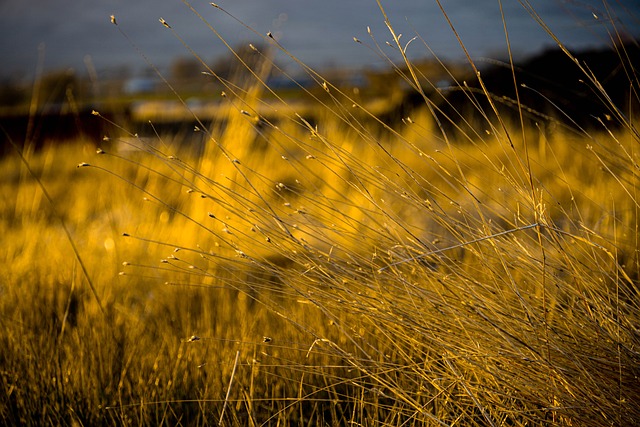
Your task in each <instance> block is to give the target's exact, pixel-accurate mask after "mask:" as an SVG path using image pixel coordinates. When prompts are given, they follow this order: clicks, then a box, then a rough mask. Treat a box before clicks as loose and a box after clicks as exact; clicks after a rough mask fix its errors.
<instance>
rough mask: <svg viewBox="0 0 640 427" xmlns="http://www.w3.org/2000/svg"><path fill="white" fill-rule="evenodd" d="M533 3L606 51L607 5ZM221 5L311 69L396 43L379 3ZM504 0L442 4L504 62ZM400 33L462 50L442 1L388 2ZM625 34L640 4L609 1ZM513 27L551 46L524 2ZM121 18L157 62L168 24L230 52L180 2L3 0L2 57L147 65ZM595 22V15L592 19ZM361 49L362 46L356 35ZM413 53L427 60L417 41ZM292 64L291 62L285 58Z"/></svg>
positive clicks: (245, 38)
mask: <svg viewBox="0 0 640 427" xmlns="http://www.w3.org/2000/svg"><path fill="white" fill-rule="evenodd" d="M530 2H531V4H532V5H533V6H534V7H535V8H536V10H537V12H538V13H539V14H540V15H541V16H542V17H543V19H544V20H545V21H546V23H547V24H548V25H549V26H550V27H551V28H552V29H553V30H554V31H555V32H557V34H558V35H559V37H560V38H561V39H562V40H563V41H564V42H565V43H567V44H568V45H569V46H570V47H573V48H582V47H591V46H598V45H603V44H605V43H607V42H608V36H607V30H611V25H610V21H609V20H608V14H607V11H606V9H605V7H604V6H603V3H602V2H601V1H597V0H581V1H562V0H531V1H530ZM217 3H218V4H219V5H220V6H222V7H223V8H224V9H225V10H227V11H228V12H230V13H231V14H233V15H234V16H235V17H236V18H238V19H240V20H242V21H244V22H245V23H246V24H248V25H249V26H251V27H253V28H254V29H255V30H256V31H257V32H258V33H260V34H265V33H267V32H268V31H271V32H272V33H273V34H275V35H276V36H277V37H278V38H279V40H280V41H281V43H282V44H283V45H284V46H285V47H286V48H287V49H288V50H289V51H290V52H291V53H293V54H294V55H296V56H298V57H299V58H300V59H302V60H303V61H304V62H306V63H307V64H309V65H311V66H314V67H321V66H326V65H331V64H333V65H341V66H349V67H363V66H367V67H371V66H379V65H381V64H382V63H383V60H381V59H380V58H379V56H378V55H377V54H376V53H375V52H372V51H371V50H370V49H369V48H368V47H367V45H369V46H372V45H373V42H372V40H371V38H370V36H369V35H368V34H367V26H369V27H370V28H371V30H372V34H373V36H374V37H375V38H376V40H377V41H378V42H379V43H380V44H382V45H383V46H384V51H385V52H386V53H388V54H390V55H393V51H392V50H391V49H390V48H388V47H386V46H385V45H384V43H385V41H387V40H390V36H389V33H388V31H387V30H386V28H385V26H384V23H383V18H382V14H381V12H380V10H379V8H378V6H377V4H376V2H375V0H323V1H318V0H289V1H286V0H218V1H217ZM498 4H499V3H498V1H497V0H442V5H443V7H444V8H445V10H446V12H447V13H448V14H449V17H450V18H451V20H452V21H453V24H454V25H455V27H456V29H457V30H458V31H459V33H460V35H461V37H462V39H463V42H464V43H465V44H466V46H467V47H468V49H469V50H470V52H471V54H472V55H473V56H474V57H475V58H479V57H504V52H505V37H504V31H503V25H502V22H501V20H500V12H499V6H498ZM191 5H192V6H193V7H194V8H195V9H196V10H197V11H198V12H200V13H201V14H202V15H203V17H204V18H205V19H206V20H207V22H208V23H209V24H211V25H212V26H213V27H214V28H215V29H216V30H217V31H219V32H220V33H221V34H222V36H223V37H224V38H225V39H226V40H227V41H228V42H229V43H230V44H232V45H234V46H236V45H238V43H243V42H255V41H256V40H257V38H258V36H256V35H253V34H251V33H250V32H249V31H248V30H246V29H245V28H244V27H243V26H242V25H240V24H238V23H237V22H236V21H234V20H233V19H232V18H231V17H229V16H228V15H226V14H225V13H223V12H222V11H221V10H218V9H216V8H214V7H212V6H211V5H210V2H209V1H196V0H191ZM383 5H384V6H385V7H386V9H387V12H388V14H389V17H390V19H391V21H392V23H393V25H394V27H395V28H396V31H397V32H399V33H403V40H405V41H408V40H409V39H411V38H412V37H413V36H414V35H416V34H419V35H420V36H421V37H422V38H423V39H424V41H425V42H426V43H427V44H428V45H429V47H430V48H431V49H433V51H435V53H436V54H438V55H439V56H442V57H444V58H449V59H450V58H460V57H461V56H462V52H461V49H460V47H459V46H458V45H457V42H456V41H455V39H454V37H453V34H452V31H451V30H450V29H449V27H448V25H447V24H446V22H445V20H444V18H443V16H442V13H441V11H440V9H439V8H438V6H437V3H436V2H435V0H386V1H383ZM609 6H610V7H612V10H613V11H614V12H615V15H616V16H614V19H615V20H616V22H617V26H618V28H620V29H622V30H624V31H628V32H630V33H634V32H635V34H633V35H634V36H636V37H638V36H639V35H640V30H639V29H640V21H639V19H640V2H639V1H637V0H620V1H612V2H611V4H610V5H609ZM503 7H504V11H505V14H506V18H507V26H508V30H509V31H510V36H511V38H512V43H513V48H514V50H515V52H516V53H517V54H521V55H524V54H529V53H533V52H535V51H538V50H540V49H542V48H543V47H545V46H549V45H551V44H552V40H551V39H550V37H549V36H548V35H546V34H545V33H544V32H543V31H542V30H541V29H540V28H539V26H538V24H536V23H535V22H534V21H533V19H532V18H531V16H529V14H528V13H527V12H526V11H525V10H524V8H523V7H522V5H521V3H520V2H519V1H518V0H503ZM111 14H114V15H115V16H116V18H117V20H118V23H119V28H120V29H121V30H122V31H123V32H124V33H126V35H127V36H128V37H129V38H130V39H131V40H132V41H133V42H134V43H135V44H136V45H137V46H138V47H139V49H140V51H141V52H143V53H144V55H146V56H148V58H149V59H150V60H151V61H152V62H153V63H155V64H157V65H159V66H161V67H163V66H166V65H167V64H169V63H170V62H171V61H172V60H174V59H175V57H176V56H179V55H183V56H186V55H188V51H187V49H186V48H185V47H184V46H183V45H182V44H181V43H180V42H179V41H178V40H177V39H176V37H175V36H174V35H173V34H172V33H171V31H169V30H167V29H166V28H164V27H163V26H162V25H161V24H160V23H159V22H158V19H159V18H161V17H162V18H164V19H165V20H166V21H167V22H168V23H169V24H171V26H172V27H173V29H174V30H175V31H176V33H177V34H178V35H179V36H180V37H182V38H184V40H185V41H186V42H187V43H188V44H189V46H190V47H191V48H192V49H194V50H195V51H196V52H198V54H200V55H202V56H203V57H204V58H205V59H206V60H211V59H213V58H216V57H219V56H220V55H223V54H224V53H225V47H224V45H223V43H222V42H221V41H220V40H218V39H217V38H216V36H215V35H214V34H213V33H212V32H211V30H210V29H208V28H207V25H206V24H205V23H203V22H202V21H201V20H200V19H199V18H198V17H197V16H196V15H195V14H194V13H193V12H191V11H190V10H189V8H188V7H187V6H186V5H185V3H184V2H183V1H181V0H163V1H158V0H28V1H25V0H0V31H1V34H0V36H1V37H0V53H1V54H2V58H3V64H2V67H0V70H1V71H0V73H1V74H2V75H8V74H13V75H28V74H29V73H33V70H34V69H35V67H36V63H37V58H38V46H41V45H42V46H44V65H45V67H46V68H47V69H59V68H67V67H73V68H76V69H77V70H78V71H81V72H82V71H84V68H85V61H86V59H90V60H91V62H92V63H93V64H94V66H95V67H96V68H97V69H98V70H104V69H107V68H109V67H118V66H121V65H126V66H128V67H130V68H131V69H132V70H137V69H141V68H143V67H144V60H143V59H142V57H141V56H140V53H138V52H136V50H135V48H133V47H132V46H131V45H130V43H129V42H128V41H127V40H126V38H125V37H124V36H123V34H121V33H120V32H119V31H118V28H116V27H115V26H113V25H112V24H111V23H110V20H109V16H110V15H111ZM594 15H595V16H597V17H598V19H596V18H595V16H594ZM354 36H355V37H357V38H359V39H361V40H362V41H363V42H364V44H357V43H355V42H354V41H353V37H354ZM408 53H409V54H410V56H412V57H414V58H418V57H424V56H428V55H429V53H428V49H427V48H426V47H425V46H424V44H423V43H422V42H421V41H419V40H417V41H415V42H413V43H412V44H411V45H410V47H409V49H408ZM283 61H284V62H285V63H286V58H283Z"/></svg>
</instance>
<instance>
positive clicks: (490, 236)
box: [0, 27, 640, 426]
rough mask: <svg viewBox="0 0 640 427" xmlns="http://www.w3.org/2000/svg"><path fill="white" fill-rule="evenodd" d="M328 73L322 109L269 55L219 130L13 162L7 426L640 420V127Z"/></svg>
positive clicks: (5, 208) (90, 144)
mask: <svg viewBox="0 0 640 427" xmlns="http://www.w3.org/2000/svg"><path fill="white" fill-rule="evenodd" d="M391 29H392V27H391ZM266 58H267V59H266V60H267V61H268V60H269V59H268V58H269V57H268V56H266ZM267 64H268V62H267ZM265 67H266V66H265ZM406 67H407V68H406V69H407V70H410V69H411V64H410V63H407V64H406ZM256 71H259V70H256ZM308 71H309V73H311V76H313V77H314V78H316V79H317V81H318V89H320V90H319V91H318V92H309V93H307V94H306V95H305V96H306V97H307V98H309V101H308V106H307V108H309V109H310V111H313V112H314V119H313V121H312V120H311V119H309V118H303V117H302V116H301V115H297V114H295V113H292V112H290V110H286V109H284V111H286V113H283V114H281V115H280V116H278V115H275V114H274V115H273V117H278V119H277V120H275V119H274V120H271V119H268V118H267V117H266V115H263V116H261V113H260V111H264V110H260V109H259V108H258V105H260V104H261V100H262V99H263V98H262V94H263V93H264V91H268V90H269V89H268V88H265V87H264V86H262V76H263V74H262V73H260V72H256V74H254V75H253V77H251V78H248V79H247V81H244V82H243V86H241V87H239V86H234V85H232V84H231V83H229V82H224V81H222V82H220V83H221V84H227V85H228V86H227V88H226V90H225V95H224V97H222V102H223V103H225V104H224V105H227V106H228V113H227V114H228V115H227V116H225V117H222V118H220V121H219V123H217V124H216V125H214V126H213V127H212V128H211V129H206V128H201V129H198V130H196V131H194V133H193V135H181V136H179V137H175V136H174V137H169V136H164V135H159V136H158V137H157V138H150V139H143V138H138V137H136V136H135V135H126V134H125V133H123V131H122V130H119V129H117V128H116V127H115V126H114V129H113V132H112V135H110V138H108V139H105V140H104V141H101V142H100V144H98V145H96V143H95V141H77V142H75V143H69V144H68V145H64V146H60V147H45V148H44V149H43V150H41V151H39V152H37V153H25V154H24V156H25V159H26V161H27V163H28V165H29V168H30V169H31V170H32V171H33V175H32V174H30V173H29V172H28V170H27V169H26V166H25V165H24V163H21V161H20V159H19V157H18V156H16V155H10V156H8V157H7V158H5V159H3V160H2V164H1V165H0V167H1V168H2V170H3V181H2V187H1V188H0V197H1V200H2V204H0V206H1V208H0V209H2V211H1V212H2V216H1V218H2V221H1V223H0V227H1V229H0V232H1V233H2V235H3V236H4V239H3V240H4V243H3V245H2V249H1V250H0V256H2V261H3V263H4V265H6V266H7V267H8V268H6V269H3V270H2V273H1V274H0V280H1V283H0V293H1V294H2V298H0V313H1V314H0V319H1V321H2V330H3V332H2V333H1V334H0V347H1V348H3V349H4V350H3V351H2V352H0V360H1V361H2V364H1V366H2V368H1V369H2V371H1V378H2V386H3V387H2V390H3V398H2V406H0V417H2V418H1V419H2V421H3V423H5V424H21V423H25V424H61V425H67V424H82V425H95V424H116V425H140V424H145V425H159V424H163V425H184V424H190V425H191V424H194V425H198V424H202V425H205V424H218V423H222V424H224V425H321V424H323V423H327V424H330V425H349V424H350V423H353V424H355V425H398V426H399V425H455V424H461V425H543V424H551V425H554V424H558V425H608V424H613V425H615V424H617V425H625V424H633V423H635V422H637V420H638V417H640V413H638V409H637V408H636V405H635V400H636V395H637V393H638V390H639V389H640V387H639V386H638V379H637V375H638V366H639V364H638V358H639V356H638V351H637V347H638V344H639V342H638V331H637V325H638V322H639V321H640V318H639V317H640V316H639V314H640V311H639V310H638V309H639V307H638V299H637V286H638V270H639V260H638V241H637V236H638V216H637V214H638V201H637V200H638V199H637V197H638V195H637V188H638V175H637V174H638V154H637V146H638V137H637V133H636V132H635V128H634V126H635V122H633V121H627V122H626V123H623V126H622V127H620V128H617V129H616V130H611V131H607V129H605V128H603V129H602V130H601V131H598V132H591V131H590V132H583V133H581V134H578V136H576V135H577V133H576V132H567V131H561V130H557V131H555V132H546V131H545V132H543V131H540V130H539V129H535V128H531V129H530V128H526V129H525V132H522V131H521V129H519V125H518V123H504V127H501V126H498V127H496V126H495V125H494V126H493V127H491V126H489V125H487V129H488V132H487V133H483V134H482V135H476V136H474V135H469V138H461V139H462V140H463V141H464V142H460V141H456V140H453V139H449V138H448V136H446V135H443V134H442V133H441V132H439V129H438V126H437V125H436V124H435V123H434V122H433V121H432V120H431V116H430V114H429V113H428V110H427V107H426V105H425V106H424V107H423V108H421V109H418V110H416V111H415V112H414V113H412V115H411V118H410V120H407V119H405V120H404V122H403V123H399V124H396V125H394V126H393V128H385V126H384V125H383V124H381V123H378V122H376V120H375V119H374V118H372V117H369V116H368V114H367V113H366V112H363V111H362V106H361V105H359V104H358V102H357V101H356V100H354V99H352V97H351V96H350V95H349V94H348V92H346V91H345V92H343V91H341V90H340V89H339V88H337V87H334V86H332V85H331V83H330V82H326V81H325V80H324V79H322V78H321V77H320V76H319V75H316V74H314V73H313V72H312V71H311V70H308ZM633 71H634V73H635V69H633ZM208 72H210V73H213V71H212V70H209V71H208ZM408 78H409V80H410V81H411V77H410V75H408ZM412 84H417V82H416V81H413V83H412ZM632 84H635V83H634V82H632ZM488 90H490V88H489V89H488ZM318 93H320V94H321V96H320V95H318ZM269 96H270V97H271V99H272V100H271V102H272V103H271V104H270V106H269V108H274V109H275V108H279V107H278V105H276V104H277V103H276V104H273V102H274V101H273V99H274V98H273V96H274V95H273V94H271V95H269ZM275 99H277V98H275ZM278 102H282V105H283V106H285V104H286V101H285V100H279V101H278ZM354 104H355V105H354ZM260 108H263V109H264V108H265V107H264V105H263V106H262V107H260ZM630 119H631V120H633V117H632V116H631V117H630ZM494 123H495V122H494ZM125 127H126V126H125ZM198 144H204V146H202V147H200V146H198ZM193 145H196V147H195V148H194V147H193ZM194 153H202V154H201V155H196V154H194ZM77 166H80V167H77ZM36 177H37V179H36ZM38 180H39V181H40V182H41V183H42V184H43V186H44V187H45V188H46V190H47V193H48V194H49V195H50V197H51V199H52V201H53V205H52V204H50V203H49V202H48V200H47V197H45V196H44V195H43V192H42V188H41V187H40V185H39V183H38ZM63 224H64V227H66V228H67V230H69V234H70V237H71V241H72V242H73V243H74V245H75V247H76V248H77V254H76V253H74V250H73V247H72V246H71V243H70V242H69V239H68V238H67V236H66V235H65V233H64V232H63V226H62V225H63ZM82 266H84V268H85V270H86V274H85V273H84V271H83V269H82V268H81V267H82ZM88 279H90V283H89V280H88ZM90 285H91V286H94V287H95V291H96V292H95V294H94V293H93V292H92V290H91V288H90ZM36 397H37V398H36Z"/></svg>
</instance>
